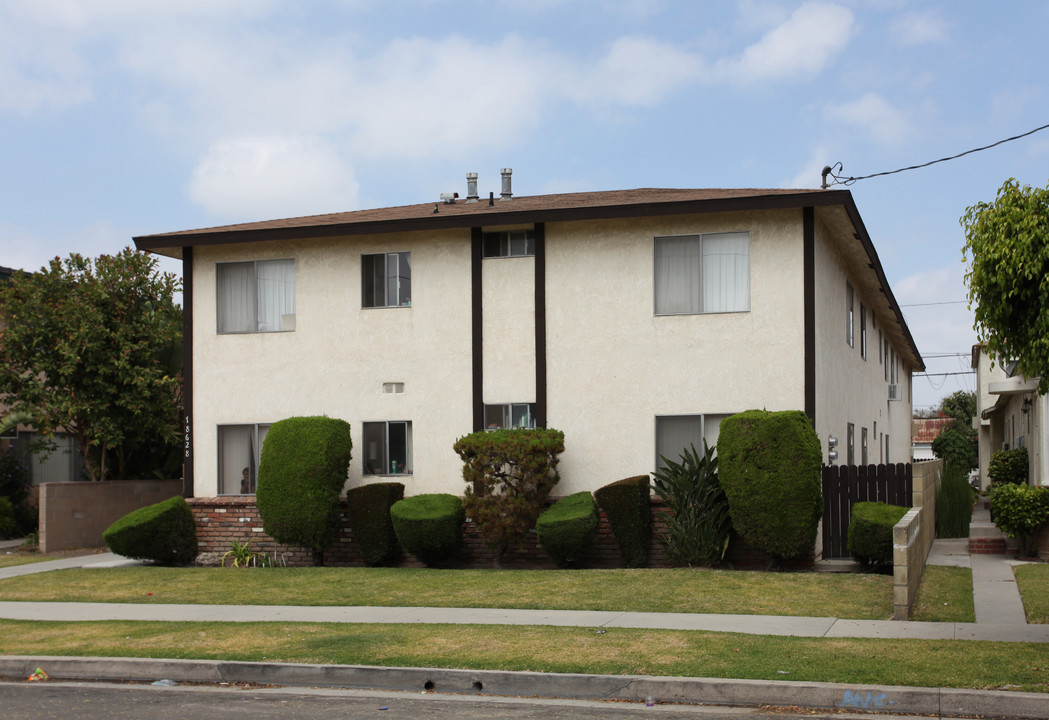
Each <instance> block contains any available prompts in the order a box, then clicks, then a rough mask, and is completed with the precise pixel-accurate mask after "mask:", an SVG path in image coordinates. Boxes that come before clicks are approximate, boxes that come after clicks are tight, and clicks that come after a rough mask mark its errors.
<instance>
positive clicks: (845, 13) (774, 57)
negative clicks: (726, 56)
mask: <svg viewBox="0 0 1049 720" xmlns="http://www.w3.org/2000/svg"><path fill="white" fill-rule="evenodd" d="M852 24H853V14H852V12H851V11H850V10H848V9H847V8H844V7H842V6H840V5H833V4H829V3H823V2H808V3H805V4H804V5H802V6H801V7H799V8H798V9H797V10H795V11H794V12H793V13H792V14H791V16H790V17H789V18H788V19H787V20H786V22H784V23H782V24H781V25H779V26H777V27H775V28H773V29H772V30H770V31H769V32H767V33H766V34H765V35H764V36H763V37H762V38H761V40H759V41H758V42H756V43H754V44H753V45H751V46H749V47H748V48H747V49H746V50H744V51H743V55H742V57H740V58H738V59H731V60H722V61H719V62H718V70H719V71H720V72H721V73H723V74H724V75H725V76H726V77H727V78H730V79H736V80H739V81H742V82H762V81H767V80H782V79H788V80H789V79H793V78H796V77H800V76H811V75H816V74H818V73H819V72H820V71H821V70H823V68H824V67H826V66H827V64H828V63H829V62H830V61H831V60H832V59H833V58H834V57H835V56H836V55H837V54H838V53H839V52H841V51H842V50H843V49H844V48H845V46H846V45H847V44H848V42H849V39H850V37H851V35H852Z"/></svg>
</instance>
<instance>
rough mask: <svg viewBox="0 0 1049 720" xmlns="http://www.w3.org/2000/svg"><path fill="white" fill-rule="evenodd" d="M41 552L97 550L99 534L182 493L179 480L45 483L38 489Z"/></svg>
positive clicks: (99, 540) (101, 543)
mask: <svg viewBox="0 0 1049 720" xmlns="http://www.w3.org/2000/svg"><path fill="white" fill-rule="evenodd" d="M39 492H40V506H39V507H40V510H39V513H40V514H39V519H40V528H39V532H40V552H42V553H49V552H56V551H58V550H69V549H71V548H82V547H99V546H101V545H103V544H104V542H103V540H102V533H103V532H105V530H106V528H108V527H109V526H110V525H112V524H113V522H115V521H116V520H119V519H120V518H122V517H124V516H125V515H127V514H128V513H129V512H131V511H132V510H138V509H139V508H141V507H145V506H147V505H153V504H155V503H158V502H161V501H163V500H167V499H168V498H170V497H174V496H175V495H179V494H181V492H182V481H181V480H118V481H112V482H68V483H44V484H43V485H40V490H39Z"/></svg>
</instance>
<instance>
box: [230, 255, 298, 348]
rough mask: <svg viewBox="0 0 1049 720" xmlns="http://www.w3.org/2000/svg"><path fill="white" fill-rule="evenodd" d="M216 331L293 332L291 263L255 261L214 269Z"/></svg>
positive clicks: (293, 287)
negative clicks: (216, 314)
mask: <svg viewBox="0 0 1049 720" xmlns="http://www.w3.org/2000/svg"><path fill="white" fill-rule="evenodd" d="M215 278H216V286H217V290H216V295H217V297H216V307H217V311H218V331H219V333H220V334H228V333H256V332H289V331H292V330H294V329H295V261H294V260H257V261H250V262H232V263H218V264H217V265H216V266H215Z"/></svg>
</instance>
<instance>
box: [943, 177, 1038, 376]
mask: <svg viewBox="0 0 1049 720" xmlns="http://www.w3.org/2000/svg"><path fill="white" fill-rule="evenodd" d="M961 224H962V227H963V228H965V247H964V248H963V249H962V259H963V260H968V259H969V258H971V259H972V264H971V266H970V267H969V270H968V272H967V273H966V275H965V280H966V282H967V283H968V285H969V305H970V307H972V308H973V309H974V312H975V316H976V331H977V334H978V335H979V336H980V339H981V340H985V341H986V342H987V351H988V353H989V354H990V356H991V357H992V358H993V359H994V360H995V361H996V362H998V363H1005V362H1011V361H1015V362H1016V364H1017V369H1018V370H1019V371H1020V373H1022V374H1023V375H1024V376H1025V377H1028V378H1035V377H1040V378H1041V380H1040V381H1039V383H1038V392H1039V393H1045V392H1046V391H1049V188H1046V189H1040V188H1031V187H1029V186H1027V185H1024V186H1021V185H1020V184H1019V183H1018V182H1017V181H1016V180H1014V179H1012V178H1010V179H1009V180H1006V181H1005V183H1004V184H1003V185H1002V187H1001V188H999V190H998V196H997V197H996V198H995V200H994V202H993V203H986V202H979V203H977V204H975V205H973V206H972V207H969V208H967V209H966V211H965V214H964V215H963V216H962V218H961Z"/></svg>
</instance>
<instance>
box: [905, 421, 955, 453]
mask: <svg viewBox="0 0 1049 720" xmlns="http://www.w3.org/2000/svg"><path fill="white" fill-rule="evenodd" d="M950 424H951V418H946V417H937V418H915V419H913V420H911V459H913V460H935V459H936V454H935V453H934V452H933V451H932V442H933V440H935V439H936V438H938V437H940V433H941V432H943V429H944V428H945V427H947V426H948V425H950Z"/></svg>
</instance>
